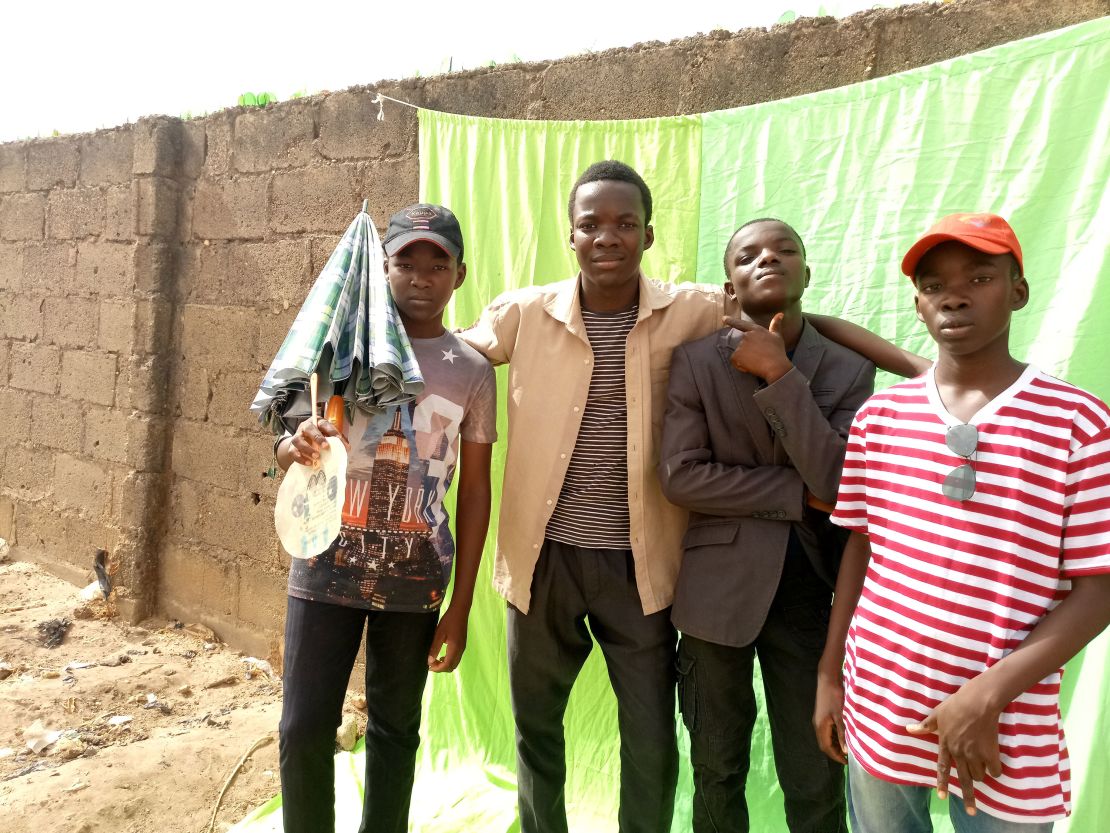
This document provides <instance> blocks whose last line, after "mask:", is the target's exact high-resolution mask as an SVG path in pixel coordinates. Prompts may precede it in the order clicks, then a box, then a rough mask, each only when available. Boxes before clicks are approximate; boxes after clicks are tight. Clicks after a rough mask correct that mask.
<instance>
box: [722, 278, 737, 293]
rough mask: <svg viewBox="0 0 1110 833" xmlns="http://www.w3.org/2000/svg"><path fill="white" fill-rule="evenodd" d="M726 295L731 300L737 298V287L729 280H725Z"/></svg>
mask: <svg viewBox="0 0 1110 833" xmlns="http://www.w3.org/2000/svg"><path fill="white" fill-rule="evenodd" d="M725 295H727V296H728V297H730V298H735V297H736V287H734V286H733V285H732V281H731V280H729V279H728V278H725Z"/></svg>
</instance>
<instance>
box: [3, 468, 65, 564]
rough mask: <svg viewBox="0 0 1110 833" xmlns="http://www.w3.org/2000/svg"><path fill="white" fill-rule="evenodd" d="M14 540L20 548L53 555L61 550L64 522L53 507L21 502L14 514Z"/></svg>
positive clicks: (63, 538)
mask: <svg viewBox="0 0 1110 833" xmlns="http://www.w3.org/2000/svg"><path fill="white" fill-rule="evenodd" d="M52 485H53V483H51V486H52ZM15 538H16V541H17V542H18V543H19V545H20V546H21V547H27V548H28V549H32V550H36V551H38V552H39V553H51V554H53V553H55V552H57V551H58V550H60V549H61V548H62V545H63V542H64V540H65V522H64V521H63V520H62V519H61V518H60V517H58V514H57V512H56V511H55V510H54V507H52V506H50V505H48V504H46V503H39V504H35V503H29V502H26V501H25V500H21V501H20V502H19V504H18V506H17V507H16V513H15Z"/></svg>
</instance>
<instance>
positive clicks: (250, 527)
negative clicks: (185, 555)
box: [200, 488, 277, 559]
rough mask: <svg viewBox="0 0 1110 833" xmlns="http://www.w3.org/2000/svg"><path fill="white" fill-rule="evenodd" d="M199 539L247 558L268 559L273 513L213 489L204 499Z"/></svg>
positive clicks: (272, 542) (263, 505) (246, 496)
mask: <svg viewBox="0 0 1110 833" xmlns="http://www.w3.org/2000/svg"><path fill="white" fill-rule="evenodd" d="M204 506H205V509H204V512H203V513H202V515H201V525H200V537H201V540H203V541H204V542H205V543H207V544H210V545H212V546H215V547H224V548H226V549H229V550H231V551H233V552H236V553H240V554H242V555H245V556H248V557H250V558H263V559H265V558H268V557H269V555H270V553H271V552H272V551H273V548H274V546H275V544H276V543H277V532H276V531H275V530H274V510H273V507H272V506H271V505H269V503H267V502H264V501H260V502H258V503H255V502H254V497H253V496H252V495H250V494H235V493H230V492H225V491H223V490H222V489H216V488H213V489H212V490H211V491H210V492H209V493H208V494H207V495H205V497H204Z"/></svg>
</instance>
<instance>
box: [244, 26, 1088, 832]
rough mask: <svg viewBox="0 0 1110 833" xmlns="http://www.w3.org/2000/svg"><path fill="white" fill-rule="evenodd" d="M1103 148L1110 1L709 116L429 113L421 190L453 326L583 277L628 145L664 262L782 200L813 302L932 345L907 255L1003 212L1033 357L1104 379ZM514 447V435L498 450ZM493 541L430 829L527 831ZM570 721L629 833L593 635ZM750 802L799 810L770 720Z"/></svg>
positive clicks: (579, 828) (685, 816) (1077, 781)
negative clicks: (926, 234)
mask: <svg viewBox="0 0 1110 833" xmlns="http://www.w3.org/2000/svg"><path fill="white" fill-rule="evenodd" d="M1108 147H1110V18H1101V19H1099V20H1095V21H1092V22H1090V23H1086V24H1082V25H1080V26H1076V27H1072V28H1070V29H1065V30H1061V31H1059V32H1053V33H1049V34H1046V35H1041V36H1038V37H1034V38H1030V39H1027V40H1023V41H1017V42H1014V43H1010V44H1006V45H1004V46H1000V47H997V48H994V49H990V50H987V51H984V52H980V53H976V54H973V55H968V56H964V57H961V58H957V59H955V60H952V61H947V62H944V63H941V64H935V65H932V66H928V67H924V68H921V69H917V70H913V71H910V72H906V73H903V74H900V75H895V76H890V77H887V78H881V79H877V80H874V81H868V82H865V83H861V84H856V85H852V86H850V87H843V88H839V89H835V90H828V91H825V92H820V93H815V94H813V95H809V96H803V97H799V98H794V99H788V100H784V101H776V102H769V103H766V104H759V105H755V106H751V107H744V108H739V109H735V110H726V111H721V112H717V113H709V114H705V115H702V116H687V117H677V118H666V119H649V120H642V121H624V122H585V121H584V122H535V121H505V120H494V119H481V118H472V117H468V116H457V115H449V114H443V113H435V112H430V111H421V112H420V162H421V190H420V193H421V199H424V200H428V201H433V202H441V203H444V204H446V205H449V206H450V207H451V208H452V209H453V210H454V211H455V212H456V214H457V215H458V216H459V219H460V221H461V223H462V226H463V230H464V233H465V236H466V241H467V250H466V260H467V264H468V267H469V277H468V279H467V283H466V284H465V285H464V287H463V288H462V289H461V290H460V291H459V292H457V293H456V295H455V298H454V300H453V304H452V308H451V310H450V316H451V319H452V322H453V324H454V325H456V326H464V325H465V324H467V323H468V322H470V321H471V320H473V319H474V318H475V317H476V316H477V314H478V312H479V311H480V310H481V309H482V307H483V306H484V305H485V304H486V303H488V302H489V301H490V300H491V299H492V298H493V297H495V296H496V295H497V294H498V293H500V292H502V291H503V290H505V289H509V288H513V287H519V286H524V285H527V284H530V283H547V282H550V281H555V280H560V279H562V278H565V277H569V276H571V275H573V274H574V273H575V271H576V268H575V263H574V259H573V253H572V252H571V251H570V250H569V248H568V246H567V238H568V235H569V223H568V221H567V217H566V201H567V195H568V192H569V189H570V186H571V184H572V183H573V181H574V179H575V178H576V177H577V175H578V174H579V173H580V172H581V171H582V170H583V169H584V168H585V167H586V166H587V165H588V164H589V163H591V162H593V161H596V160H598V159H605V158H617V159H622V160H624V161H626V162H628V163H629V164H631V165H633V166H634V167H635V168H637V169H638V170H639V171H640V172H641V173H642V174H643V175H644V177H645V179H646V180H647V182H648V183H649V185H651V187H652V191H653V195H654V199H655V217H654V219H653V223H654V226H655V231H656V243H655V246H654V247H653V248H652V249H651V250H649V251H648V253H647V254H646V256H645V261H644V265H645V270H646V271H647V272H648V274H650V275H652V276H654V277H659V278H665V279H669V280H676V281H678V280H690V279H695V278H696V279H697V280H700V281H704V282H712V283H717V282H719V281H720V280H721V279H722V273H721V256H722V253H723V247H724V244H725V241H726V240H727V238H728V236H729V235H730V234H731V232H732V231H733V229H735V227H736V226H737V225H739V224H740V223H741V222H743V221H745V220H747V219H751V218H753V217H759V216H766V215H771V216H778V217H781V218H783V219H785V220H787V221H788V222H790V223H792V224H793V225H794V226H795V227H796V228H797V229H798V230H799V231H800V232H801V234H802V236H803V238H804V239H805V242H806V245H807V249H808V250H809V263H810V265H811V267H812V269H813V283H812V285H811V286H810V289H809V291H808V293H807V296H806V306H807V308H808V309H810V310H813V311H819V312H825V313H830V314H835V315H841V316H843V317H846V318H849V319H851V320H854V321H857V322H859V323H861V324H864V325H865V326H868V327H870V328H871V329H874V330H876V331H877V332H880V333H881V334H883V335H884V336H886V337H887V338H889V339H892V340H894V341H897V342H899V343H901V344H903V345H905V346H907V347H909V348H910V349H913V350H916V351H918V352H921V353H924V354H926V355H931V344H930V343H929V341H928V337H927V334H926V333H925V331H924V328H923V327H922V326H920V325H919V323H918V322H917V321H916V319H915V318H914V316H913V313H912V302H911V293H910V287H909V284H908V282H907V280H906V279H905V278H904V277H902V276H901V274H900V273H899V270H898V263H899V260H900V258H901V254H902V253H903V252H904V251H905V249H906V248H907V247H908V246H909V245H910V243H912V241H913V239H914V238H915V236H916V235H917V234H918V233H920V232H921V231H922V230H924V229H925V228H926V227H927V226H928V225H930V224H931V223H932V222H933V221H934V220H935V219H937V218H939V217H940V216H941V215H943V214H945V213H948V212H951V211H964V210H966V211H979V210H989V211H995V212H998V213H1001V214H1003V215H1005V216H1006V217H1008V218H1009V219H1010V220H1011V222H1012V223H1013V225H1014V227H1015V229H1016V230H1017V232H1018V235H1019V237H1020V239H1021V241H1022V244H1023V247H1024V249H1025V262H1026V272H1027V275H1028V277H1029V282H1030V285H1031V287H1032V299H1031V302H1030V304H1029V306H1028V307H1027V308H1026V309H1025V310H1023V311H1022V312H1020V313H1019V314H1018V315H1017V317H1016V319H1015V324H1014V328H1013V336H1012V346H1013V350H1014V352H1015V354H1016V355H1018V356H1019V357H1022V358H1025V359H1028V360H1030V361H1033V362H1035V363H1036V364H1037V365H1039V366H1040V367H1041V368H1043V369H1044V370H1046V371H1048V372H1050V373H1055V374H1057V375H1061V376H1064V377H1066V378H1068V379H1069V380H1071V381H1073V382H1075V383H1076V384H1079V385H1082V386H1084V387H1086V388H1088V389H1090V390H1092V391H1094V392H1095V393H1096V394H1098V395H1100V396H1101V397H1102V398H1104V399H1110V373H1108V371H1107V370H1106V367H1105V362H1104V358H1103V357H1104V356H1105V355H1106V353H1107V351H1108V350H1110V328H1108V327H1107V324H1110V316H1108V315H1107V313H1106V311H1105V310H1106V309H1107V308H1108V306H1110V260H1108V252H1110V197H1108V196H1107V186H1108V183H1110V151H1108V149H1107V148H1108ZM378 219H379V220H380V219H381V218H378ZM501 379H502V382H503V374H502V376H501ZM889 381H891V380H890V379H889V378H886V379H882V378H880V385H882V384H883V383H884V382H889ZM538 383H539V384H542V383H543V382H542V380H540V381H539V382H538ZM501 392H502V394H503V392H504V387H503V384H502V387H501ZM501 419H502V422H501V426H500V427H501V433H502V435H504V433H505V431H504V423H503V419H504V417H503V416H502V418H501ZM503 454H504V448H503V447H501V446H498V447H497V448H496V450H495V465H496V464H499V463H500V462H501V461H503ZM491 538H492V536H491ZM492 555H493V550H492V541H491V542H490V545H489V546H487V551H486V561H485V564H484V565H483V578H482V579H480V581H479V584H480V587H483V588H485V589H484V590H482V591H480V592H479V593H478V594H477V595H478V598H477V600H476V602H475V606H474V611H473V614H472V617H471V626H470V644H469V648H468V651H467V654H466V658H465V659H464V661H463V664H462V667H461V668H460V669H459V670H458V672H456V674H454V675H453V676H437V677H436V678H435V679H434V680H433V682H432V684H431V685H430V686H429V689H428V692H427V695H426V708H425V727H424V738H425V742H424V744H423V746H422V747H421V761H420V767H419V772H418V777H417V784H416V789H415V792H414V796H413V810H412V820H413V825H412V829H413V830H416V831H425V832H426V833H431V832H432V831H436V832H437V833H438V831H444V833H446V831H491V832H492V833H496V831H512V830H515V829H516V822H515V780H514V778H515V776H514V773H513V768H514V765H513V761H514V755H513V729H512V717H511V714H510V711H509V695H508V687H507V674H506V670H505V648H504V603H503V602H502V601H501V600H500V599H499V598H498V597H497V596H496V595H495V594H494V593H493V591H492V590H490V589H489V571H490V566H491V563H492ZM1108 666H1110V635H1108V634H1103V635H1102V636H1101V637H1099V639H1098V640H1096V642H1094V643H1093V644H1092V645H1091V646H1090V647H1089V648H1088V649H1087V651H1086V652H1085V654H1084V655H1082V656H1080V657H1078V658H1077V659H1076V660H1074V661H1073V662H1072V663H1070V664H1069V666H1068V672H1067V674H1066V676H1065V695H1064V705H1065V712H1066V715H1067V719H1066V727H1067V730H1068V739H1069V746H1070V749H1071V754H1072V761H1073V786H1074V789H1075V792H1076V799H1075V802H1074V813H1073V816H1072V817H1071V819H1070V820H1069V821H1067V822H1062V823H1060V824H1058V825H1057V828H1056V829H1057V830H1058V831H1069V830H1070V831H1072V833H1096V832H1097V831H1101V830H1103V829H1106V828H1107V826H1108V825H1110V821H1108V820H1110V793H1108V792H1107V790H1106V789H1105V785H1106V784H1107V783H1110V754H1108V752H1107V750H1106V747H1105V744H1103V743H1101V742H1100V739H1101V738H1105V737H1106V736H1107V734H1108V732H1110V719H1108V718H1107V715H1108V714H1110V667H1108ZM566 723H567V746H568V770H569V778H568V788H567V793H568V808H569V814H570V816H571V825H570V826H571V829H572V830H574V831H575V833H593V831H613V830H615V829H616V823H615V804H616V785H617V770H618V761H619V757H618V747H617V732H616V726H615V708H614V703H613V698H612V694H611V692H610V690H609V686H608V681H607V679H606V677H605V672H604V665H603V663H602V662H601V661H600V657H599V655H598V652H596V651H595V652H594V655H593V656H591V659H590V661H589V662H588V663H587V667H586V669H585V670H584V672H583V675H582V677H581V679H580V680H579V683H578V685H577V686H576V688H575V692H574V695H573V696H572V699H571V704H570V709H569V711H568V716H567V721H566ZM683 734H684V733H683ZM683 740H685V739H683ZM682 754H683V758H684V759H685V757H686V747H685V743H683V750H682ZM339 758H340V761H341V764H342V766H341V767H340V772H341V777H340V783H339V785H338V797H337V804H338V805H339V806H340V807H342V808H343V809H344V811H346V812H345V813H344V815H347V816H350V812H349V810H350V808H351V806H352V804H354V805H355V806H357V802H358V800H359V798H360V787H359V785H358V783H357V774H356V775H352V773H357V772H358V761H357V760H356V761H354V762H352V760H351V756H339ZM352 763H353V765H352ZM691 792H692V787H691V784H690V774H689V769H688V767H687V766H686V764H685V760H684V763H683V768H682V771H681V772H680V781H679V792H678V798H677V803H676V813H675V822H674V826H673V830H674V831H685V830H688V829H689V816H690V812H689V805H690V797H691ZM748 800H749V805H750V807H751V815H752V828H753V830H757V831H760V833H778V831H785V830H786V827H785V822H784V820H783V814H782V809H781V794H780V793H779V791H778V787H777V785H776V783H775V778H774V769H773V761H772V758H771V753H770V744H769V738H768V737H767V734H766V726H765V725H760V726H759V727H757V730H756V735H755V738H754V740H753V769H752V774H751V777H750V779H749V783H748ZM944 813H945V808H944V806H943V805H938V806H936V812H935V815H936V818H937V830H938V831H946V830H950V829H951V828H950V826H949V824H948V821H947V818H946V816H945V815H944ZM279 818H280V802H279V801H273V802H270V803H268V804H267V805H265V806H264V807H262V808H259V810H258V811H256V813H254V814H252V815H251V816H250V817H249V818H248V819H245V820H244V821H243V822H242V824H241V825H240V826H238V827H237V828H236V829H237V830H239V831H243V833H246V832H247V831H249V833H261V831H264V830H276V829H280V824H279ZM340 829H341V830H342V829H343V828H340ZM350 829H351V830H354V827H351V828H350Z"/></svg>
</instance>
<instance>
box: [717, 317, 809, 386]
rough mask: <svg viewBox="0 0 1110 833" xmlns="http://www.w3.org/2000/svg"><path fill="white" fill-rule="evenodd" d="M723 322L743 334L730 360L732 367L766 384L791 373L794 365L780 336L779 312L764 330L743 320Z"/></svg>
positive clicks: (729, 318)
mask: <svg viewBox="0 0 1110 833" xmlns="http://www.w3.org/2000/svg"><path fill="white" fill-rule="evenodd" d="M725 323H726V324H728V325H729V326H730V327H732V328H733V329H736V330H739V331H740V332H741V333H743V335H742V336H741V338H740V343H739V344H738V345H737V346H736V350H734V351H733V353H732V358H731V359H730V360H729V361H731V362H732V366H733V367H735V368H736V369H737V370H739V371H741V372H742V373H750V374H752V375H753V376H758V377H759V378H760V379H763V380H764V381H765V382H767V384H769V385H770V384H773V383H774V382H777V381H778V380H779V379H780V378H782V377H783V376H785V375H786V374H787V373H789V372H790V368H791V367H793V365H792V364H791V363H790V359H789V358H788V357H787V355H786V345H785V344H784V343H783V340H782V336H781V335H779V327H780V325H781V323H782V313H781V312H780V313H778V314H777V315H775V317H774V318H772V319H771V325H770V327H769V328H766V329H765V328H763V327H761V326H760V325H759V324H755V323H753V322H751V321H745V320H744V319H743V318H731V317H726V318H725Z"/></svg>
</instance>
